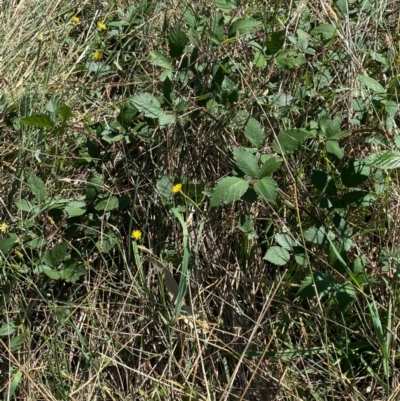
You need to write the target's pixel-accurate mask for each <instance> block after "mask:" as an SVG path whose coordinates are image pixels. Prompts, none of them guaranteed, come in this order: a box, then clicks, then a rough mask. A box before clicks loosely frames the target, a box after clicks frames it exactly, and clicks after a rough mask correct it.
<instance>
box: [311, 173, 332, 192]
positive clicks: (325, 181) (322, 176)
mask: <svg viewBox="0 0 400 401" xmlns="http://www.w3.org/2000/svg"><path fill="white" fill-rule="evenodd" d="M311 182H312V183H313V185H314V187H315V188H317V189H318V190H319V191H321V192H323V193H325V194H326V195H328V196H334V195H336V194H337V188H336V185H335V182H334V181H333V180H332V177H331V176H329V175H328V174H327V173H325V172H324V171H320V170H313V171H312V173H311Z"/></svg>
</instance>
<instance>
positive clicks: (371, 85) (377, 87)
mask: <svg viewBox="0 0 400 401" xmlns="http://www.w3.org/2000/svg"><path fill="white" fill-rule="evenodd" d="M357 78H358V80H359V81H360V82H361V83H363V84H364V85H365V86H366V87H367V88H368V89H371V90H372V91H373V92H375V93H380V94H383V93H385V92H386V90H385V88H384V87H383V86H382V85H381V84H380V83H379V82H378V81H377V80H376V79H374V78H371V77H367V76H366V75H358V76H357Z"/></svg>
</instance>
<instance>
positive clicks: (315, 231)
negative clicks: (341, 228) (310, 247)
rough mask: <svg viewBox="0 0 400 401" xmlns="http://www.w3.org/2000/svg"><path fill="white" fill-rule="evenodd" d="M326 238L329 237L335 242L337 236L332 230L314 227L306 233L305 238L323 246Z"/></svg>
mask: <svg viewBox="0 0 400 401" xmlns="http://www.w3.org/2000/svg"><path fill="white" fill-rule="evenodd" d="M326 237H329V239H331V240H333V239H334V238H335V234H334V233H333V232H332V231H330V230H328V231H327V230H326V229H325V227H315V226H313V227H310V228H309V229H308V230H306V231H305V232H304V238H305V239H306V240H307V241H310V242H312V243H314V244H319V245H321V244H323V243H324V242H325V241H326Z"/></svg>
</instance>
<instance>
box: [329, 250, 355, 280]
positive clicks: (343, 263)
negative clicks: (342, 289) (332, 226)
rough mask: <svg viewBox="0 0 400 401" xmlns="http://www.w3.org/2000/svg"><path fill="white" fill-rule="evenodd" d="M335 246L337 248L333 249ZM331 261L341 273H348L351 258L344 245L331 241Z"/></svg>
mask: <svg viewBox="0 0 400 401" xmlns="http://www.w3.org/2000/svg"><path fill="white" fill-rule="evenodd" d="M333 248H335V249H333ZM329 263H330V264H331V266H332V267H333V268H334V269H335V270H336V271H337V272H339V273H341V274H344V273H346V271H347V269H346V267H347V266H348V265H349V263H350V262H349V259H348V257H347V252H346V251H345V249H344V247H343V246H342V245H339V244H335V243H333V242H330V243H329Z"/></svg>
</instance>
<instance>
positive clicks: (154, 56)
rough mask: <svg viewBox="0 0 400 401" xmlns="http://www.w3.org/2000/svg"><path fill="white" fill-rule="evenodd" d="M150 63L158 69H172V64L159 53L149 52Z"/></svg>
mask: <svg viewBox="0 0 400 401" xmlns="http://www.w3.org/2000/svg"><path fill="white" fill-rule="evenodd" d="M150 63H151V64H153V65H156V66H158V67H162V68H164V69H166V70H171V71H172V69H173V67H172V63H171V61H170V60H169V58H168V57H167V56H166V55H165V54H164V53H163V52H160V51H154V50H153V51H151V52H150Z"/></svg>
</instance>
